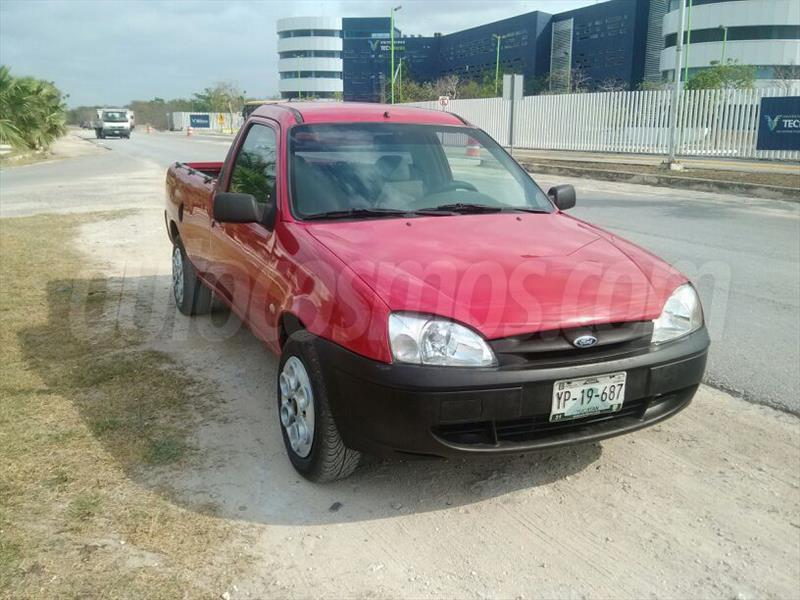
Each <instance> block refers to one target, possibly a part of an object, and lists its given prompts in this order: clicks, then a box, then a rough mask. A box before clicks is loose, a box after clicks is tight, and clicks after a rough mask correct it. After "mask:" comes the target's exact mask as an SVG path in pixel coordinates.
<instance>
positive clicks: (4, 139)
mask: <svg viewBox="0 0 800 600" xmlns="http://www.w3.org/2000/svg"><path fill="white" fill-rule="evenodd" d="M65 132H66V107H65V105H64V99H63V96H62V95H61V91H60V90H59V89H58V88H57V87H56V86H55V85H53V83H52V82H50V81H43V80H41V79H35V78H33V77H14V76H13V75H12V74H11V71H10V70H9V69H8V67H6V66H4V65H3V66H0V143H3V144H10V145H11V146H14V147H15V148H22V149H31V150H43V149H46V148H48V147H49V146H50V144H52V143H53V142H54V141H55V140H57V139H58V138H59V137H61V136H62V135H64V133H65Z"/></svg>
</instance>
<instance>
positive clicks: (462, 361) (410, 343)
mask: <svg viewBox="0 0 800 600" xmlns="http://www.w3.org/2000/svg"><path fill="white" fill-rule="evenodd" d="M389 344H390V345H391V348H392V356H394V360H396V361H397V362H403V363H411V364H415V365H441V366H448V367H491V366H492V365H495V364H497V361H496V360H495V358H494V353H493V352H492V349H491V348H489V345H488V344H487V343H486V340H484V339H483V338H482V337H481V336H480V335H478V334H477V333H475V332H474V331H472V330H471V329H467V328H466V327H464V326H463V325H459V324H458V323H454V322H453V321H448V320H446V319H441V318H438V317H432V316H426V315H417V314H410V313H393V314H391V315H389Z"/></svg>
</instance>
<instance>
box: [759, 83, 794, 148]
mask: <svg viewBox="0 0 800 600" xmlns="http://www.w3.org/2000/svg"><path fill="white" fill-rule="evenodd" d="M756 150H800V96H783V97H777V98H762V99H761V120H760V121H759V123H758V142H756Z"/></svg>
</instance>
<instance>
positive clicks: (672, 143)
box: [668, 0, 686, 165]
mask: <svg viewBox="0 0 800 600" xmlns="http://www.w3.org/2000/svg"><path fill="white" fill-rule="evenodd" d="M685 16H686V0H681V9H680V14H679V16H678V40H677V43H676V44H675V71H674V79H675V87H674V88H673V90H672V102H670V115H669V159H668V162H669V164H670V165H672V164H673V163H674V162H675V152H676V145H677V136H678V108H679V107H678V103H679V102H680V99H681V56H682V54H683V29H684V17H685Z"/></svg>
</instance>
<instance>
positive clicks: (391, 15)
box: [389, 6, 403, 104]
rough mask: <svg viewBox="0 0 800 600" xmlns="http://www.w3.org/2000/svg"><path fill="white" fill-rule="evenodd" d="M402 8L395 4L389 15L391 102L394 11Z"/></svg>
mask: <svg viewBox="0 0 800 600" xmlns="http://www.w3.org/2000/svg"><path fill="white" fill-rule="evenodd" d="M401 8H403V7H402V6H395V7H394V8H393V9H392V12H391V13H390V15H389V28H390V31H389V36H390V37H391V40H392V41H391V47H390V49H389V54H390V55H391V63H392V64H391V67H390V68H389V74H390V77H391V86H392V93H391V98H392V102H391V103H392V104H394V13H395V12H397V11H398V10H400V9H401Z"/></svg>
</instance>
